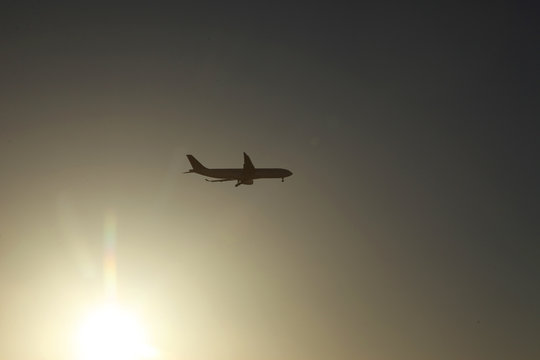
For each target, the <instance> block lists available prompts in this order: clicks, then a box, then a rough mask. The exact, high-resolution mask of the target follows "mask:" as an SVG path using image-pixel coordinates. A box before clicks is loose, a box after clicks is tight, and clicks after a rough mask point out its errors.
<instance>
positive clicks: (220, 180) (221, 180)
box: [204, 179, 236, 182]
mask: <svg viewBox="0 0 540 360" xmlns="http://www.w3.org/2000/svg"><path fill="white" fill-rule="evenodd" d="M204 180H206V181H208V182H223V181H235V180H236V179H219V180H210V179H204Z"/></svg>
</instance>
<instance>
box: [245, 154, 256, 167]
mask: <svg viewBox="0 0 540 360" xmlns="http://www.w3.org/2000/svg"><path fill="white" fill-rule="evenodd" d="M244 170H255V166H253V163H252V162H251V159H250V158H249V156H248V154H246V153H244Z"/></svg>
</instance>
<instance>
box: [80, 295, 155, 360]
mask: <svg viewBox="0 0 540 360" xmlns="http://www.w3.org/2000/svg"><path fill="white" fill-rule="evenodd" d="M77 351H78V360H139V359H149V358H154V357H155V356H156V351H155V350H154V349H153V348H152V347H151V346H149V345H148V343H147V339H146V335H145V332H144V329H143V328H142V326H141V324H140V322H139V321H138V320H137V318H136V317H135V316H134V315H133V314H130V313H129V312H127V311H126V310H124V309H121V308H119V307H118V306H116V305H107V306H104V307H101V308H98V309H97V310H95V311H93V312H91V313H90V314H88V316H87V318H86V319H85V320H84V322H83V323H82V326H81V327H80V330H79V333H78V339H77Z"/></svg>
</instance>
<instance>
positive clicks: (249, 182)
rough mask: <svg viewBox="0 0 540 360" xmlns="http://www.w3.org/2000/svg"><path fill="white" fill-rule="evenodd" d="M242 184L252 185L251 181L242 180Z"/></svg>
mask: <svg viewBox="0 0 540 360" xmlns="http://www.w3.org/2000/svg"><path fill="white" fill-rule="evenodd" d="M242 184H244V185H253V179H248V180H242Z"/></svg>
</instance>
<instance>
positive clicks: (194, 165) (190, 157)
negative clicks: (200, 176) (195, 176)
mask: <svg viewBox="0 0 540 360" xmlns="http://www.w3.org/2000/svg"><path fill="white" fill-rule="evenodd" d="M186 156H187V158H188V160H189V163H190V164H191V167H192V168H193V170H194V171H200V170H204V169H206V167H204V166H203V164H201V163H200V162H199V160H197V159H195V156H193V155H186Z"/></svg>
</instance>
